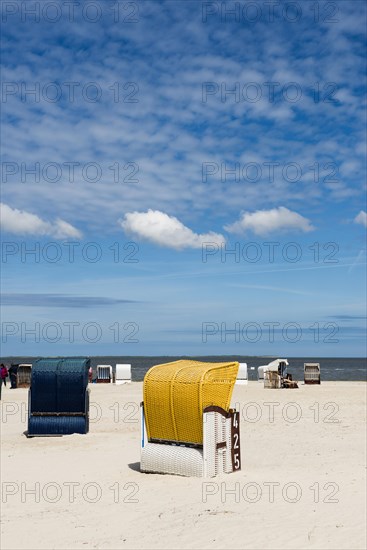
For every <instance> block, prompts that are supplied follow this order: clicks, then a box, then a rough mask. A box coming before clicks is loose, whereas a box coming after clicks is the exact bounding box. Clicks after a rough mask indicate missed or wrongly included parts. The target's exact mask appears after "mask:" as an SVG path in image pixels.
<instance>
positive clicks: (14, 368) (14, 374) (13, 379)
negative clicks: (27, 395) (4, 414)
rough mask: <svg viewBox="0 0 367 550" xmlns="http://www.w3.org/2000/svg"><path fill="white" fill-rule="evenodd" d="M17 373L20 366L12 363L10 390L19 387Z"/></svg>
mask: <svg viewBox="0 0 367 550" xmlns="http://www.w3.org/2000/svg"><path fill="white" fill-rule="evenodd" d="M17 373H18V365H15V364H13V363H12V364H11V365H10V368H9V379H10V389H16V387H17Z"/></svg>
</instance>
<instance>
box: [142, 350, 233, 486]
mask: <svg viewBox="0 0 367 550" xmlns="http://www.w3.org/2000/svg"><path fill="white" fill-rule="evenodd" d="M237 373H238V363H237V362H231V363H203V362H199V361H191V360H182V361H174V362H172V363H166V364H163V365H156V366H154V367H152V368H151V369H150V370H149V371H148V372H147V373H146V375H145V377H144V385H143V392H144V401H143V402H142V404H141V407H142V433H141V461H140V469H141V471H142V472H150V473H153V472H154V473H161V474H176V475H182V476H195V477H214V476H216V475H219V474H222V473H230V472H234V471H237V470H240V469H241V452H240V431H239V430H240V427H239V422H240V419H239V412H238V411H236V410H234V409H232V408H230V401H231V396H232V391H233V387H234V384H235V382H236V378H237Z"/></svg>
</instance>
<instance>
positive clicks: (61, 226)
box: [0, 203, 82, 239]
mask: <svg viewBox="0 0 367 550" xmlns="http://www.w3.org/2000/svg"><path fill="white" fill-rule="evenodd" d="M0 220H1V228H2V230H3V231H8V232H9V233H13V234H15V235H40V236H50V237H54V238H55V239H65V238H68V237H72V238H80V237H81V236H82V234H81V232H80V231H79V230H78V229H76V228H75V227H74V226H73V225H71V224H70V223H68V222H66V221H64V220H61V219H59V218H58V219H56V220H55V222H53V223H51V222H47V221H44V220H42V219H41V218H40V217H39V216H37V215H36V214H32V213H31V212H26V211H24V210H18V209H17V208H11V207H10V206H8V205H7V204H4V203H0Z"/></svg>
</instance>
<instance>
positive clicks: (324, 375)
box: [1, 355, 367, 381]
mask: <svg viewBox="0 0 367 550" xmlns="http://www.w3.org/2000/svg"><path fill="white" fill-rule="evenodd" d="M183 358H185V359H196V360H198V361H211V362H219V361H239V362H240V363H247V367H248V377H249V380H256V378H257V367H258V366H260V365H266V364H268V363H269V362H270V361H272V360H273V359H276V357H248V356H240V355H233V356H219V355H216V356H205V357H173V356H170V357H169V356H159V357H139V356H135V357H130V356H122V357H120V356H105V357H91V358H90V359H91V364H92V367H93V369H95V367H96V366H97V365H112V366H113V368H114V367H115V365H116V363H130V364H131V368H132V379H133V381H140V380H143V378H144V374H145V373H146V372H147V370H148V369H149V368H150V367H152V366H153V365H159V364H160V363H168V362H169V361H176V360H178V359H183ZM36 359H37V358H36V357H4V358H3V359H1V361H2V362H3V363H5V364H6V365H10V363H33V362H34V361H35V360H36ZM287 359H288V362H289V367H288V372H290V373H292V375H293V379H294V380H303V364H304V363H320V366H321V380H366V378H367V376H366V374H367V361H366V359H365V358H347V357H340V358H335V357H333V358H327V357H324V358H317V357H288V358H287ZM251 367H255V368H254V370H251Z"/></svg>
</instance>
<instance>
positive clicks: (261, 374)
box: [257, 359, 289, 388]
mask: <svg viewBox="0 0 367 550" xmlns="http://www.w3.org/2000/svg"><path fill="white" fill-rule="evenodd" d="M288 365H289V363H288V360H287V359H274V361H271V362H270V363H268V364H267V365H261V366H260V367H258V369H257V379H258V381H259V382H264V387H266V388H270V387H272V386H270V377H269V376H268V377H267V382H266V385H265V375H266V372H267V371H272V372H277V373H278V374H279V376H280V377H285V376H286V374H287V366H288ZM271 378H272V382H274V381H275V379H276V377H274V376H272V375H271Z"/></svg>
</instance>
